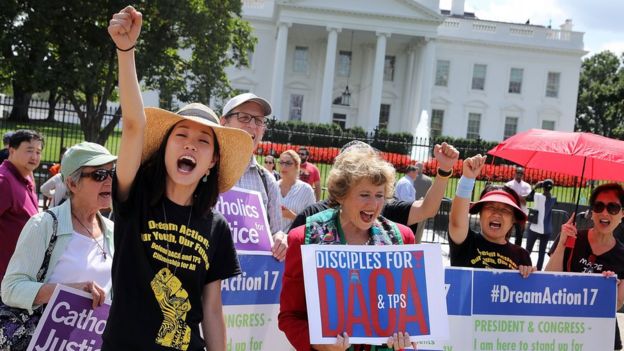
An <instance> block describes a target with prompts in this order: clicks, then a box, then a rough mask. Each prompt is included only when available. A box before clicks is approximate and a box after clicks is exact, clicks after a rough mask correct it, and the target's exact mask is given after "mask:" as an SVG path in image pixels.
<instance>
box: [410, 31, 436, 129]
mask: <svg viewBox="0 0 624 351" xmlns="http://www.w3.org/2000/svg"><path fill="white" fill-rule="evenodd" d="M435 61H436V59H435V40H433V39H432V38H425V40H424V42H423V46H422V48H421V55H420V67H419V69H418V71H419V72H420V74H421V77H420V89H419V90H420V98H419V106H418V109H417V112H418V114H417V115H416V116H414V117H415V122H416V123H414V128H416V126H417V125H418V121H419V120H420V117H421V116H422V114H423V112H427V114H428V115H429V122H431V89H433V76H434V74H435V69H436V62H435Z"/></svg>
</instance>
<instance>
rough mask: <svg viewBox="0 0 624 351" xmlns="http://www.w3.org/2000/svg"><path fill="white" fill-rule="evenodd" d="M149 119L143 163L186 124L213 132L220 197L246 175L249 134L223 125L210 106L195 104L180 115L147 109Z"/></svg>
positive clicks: (179, 112)
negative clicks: (168, 135) (174, 129)
mask: <svg viewBox="0 0 624 351" xmlns="http://www.w3.org/2000/svg"><path fill="white" fill-rule="evenodd" d="M145 115H146V116H147V121H146V123H147V124H146V127H145V137H144V141H143V154H142V155H141V162H142V163H143V162H145V161H147V160H148V159H149V158H150V157H151V156H152V154H153V153H154V152H156V150H158V148H159V147H160V144H161V143H162V140H163V138H164V137H165V135H166V133H167V131H168V130H169V129H170V128H171V127H173V125H175V124H176V123H178V122H180V121H182V120H189V121H193V122H196V123H199V124H202V125H205V126H208V127H210V128H212V130H213V132H214V134H215V137H216V138H217V142H218V143H219V193H223V192H226V191H228V190H229V189H230V188H231V187H233V186H234V184H236V182H237V181H238V179H239V178H240V177H241V176H242V175H243V173H244V172H245V169H247V165H248V164H249V160H250V158H251V155H252V151H253V142H252V140H251V137H250V136H249V134H248V133H247V132H245V131H243V130H240V129H236V128H229V127H224V126H222V125H220V124H219V118H218V117H217V115H216V114H215V113H214V112H213V111H212V110H211V109H210V108H209V107H207V106H205V105H202V104H198V103H193V104H189V105H186V106H185V107H183V108H182V109H181V110H180V111H178V112H177V113H173V112H169V111H167V110H163V109H160V108H155V107H147V108H145Z"/></svg>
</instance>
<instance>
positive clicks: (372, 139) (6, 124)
mask: <svg viewBox="0 0 624 351" xmlns="http://www.w3.org/2000/svg"><path fill="white" fill-rule="evenodd" d="M12 105H13V99H12V97H10V96H4V95H1V94H0V134H4V132H5V131H8V130H16V129H24V128H25V129H34V130H37V131H38V132H40V133H42V134H43V135H44V137H45V148H44V152H43V157H42V162H41V166H40V167H39V169H38V170H37V171H36V172H35V178H36V179H35V180H36V183H37V184H42V183H43V182H45V180H47V178H48V177H49V173H48V169H49V167H50V166H51V165H52V164H54V163H58V162H60V153H61V150H62V149H63V148H66V147H69V146H71V145H74V144H76V143H78V142H81V141H83V140H84V134H83V132H82V130H81V128H80V120H79V118H78V115H77V114H76V112H75V111H74V108H73V106H72V105H71V104H69V103H68V102H64V101H59V102H58V103H57V104H56V105H55V106H54V107H52V108H51V107H50V104H49V103H48V101H46V100H37V99H33V100H32V101H31V104H30V108H29V119H28V120H26V121H12V120H10V119H9V118H8V116H9V114H10V111H11V108H12ZM116 108H117V107H116V106H115V107H110V108H109V109H108V110H107V112H106V114H105V117H104V121H103V122H102V125H103V126H104V125H106V124H107V123H108V122H109V121H110V120H111V119H112V118H113V116H114V113H115V111H116ZM277 125H279V126H280V128H277V127H276V126H277ZM328 130H331V132H328V134H327V135H325V134H318V133H314V132H313V131H307V132H306V131H301V130H293V129H290V128H286V127H284V125H283V124H273V127H272V128H269V129H268V130H267V131H266V133H265V137H264V142H263V143H262V145H261V147H259V148H258V149H257V158H258V160H259V162H260V163H263V159H264V157H265V156H266V155H267V154H272V155H275V156H277V157H279V154H280V153H281V152H282V151H283V150H285V149H289V148H297V147H298V146H299V145H305V146H307V147H308V148H309V150H310V151H311V155H310V156H311V162H312V163H314V164H316V166H317V167H318V168H319V170H320V173H321V184H322V185H323V193H322V197H326V196H327V194H326V189H325V188H324V184H325V181H326V179H327V176H328V174H329V170H330V169H331V167H332V164H333V160H334V158H335V157H336V155H337V154H338V152H339V148H340V147H341V146H343V145H345V144H347V143H348V142H351V141H352V140H354V139H358V140H361V141H364V142H366V143H368V144H369V145H372V146H374V147H376V148H377V149H379V150H380V151H382V152H384V157H385V158H386V159H387V160H388V161H389V162H391V163H392V164H394V165H395V168H396V169H397V171H398V172H399V173H398V174H397V179H398V178H399V177H401V176H402V173H401V172H402V171H403V170H404V168H405V167H406V166H407V165H408V164H411V163H413V161H414V160H429V159H430V158H431V155H432V151H433V148H434V143H433V142H432V141H431V140H429V139H428V138H409V139H407V138H405V137H402V140H401V138H396V137H394V138H393V137H389V136H388V133H387V132H385V131H383V130H375V131H373V132H370V133H366V132H362V131H359V132H358V133H353V132H349V131H342V130H340V129H339V128H335V127H332V128H328ZM119 140H120V130H119V126H118V128H116V129H115V130H114V131H113V132H112V134H111V135H110V136H109V138H108V140H107V142H106V145H105V146H106V147H107V148H108V149H109V150H110V151H111V152H112V153H114V154H118V152H119ZM321 141H322V142H321ZM454 143H456V145H457V146H458V149H459V151H460V153H461V155H462V156H463V157H467V156H472V155H475V154H477V153H481V154H484V153H485V152H487V149H484V146H483V145H484V144H483V143H478V142H473V141H469V142H460V143H458V142H457V140H455V141H454ZM321 145H322V146H321ZM397 151H399V152H397ZM497 163H498V162H497ZM502 163H503V164H502V165H500V166H497V167H500V168H498V169H499V171H497V172H498V173H496V174H492V176H491V177H489V179H485V180H482V181H479V182H477V185H476V186H475V190H474V192H473V199H476V198H477V197H478V196H479V193H480V192H481V190H482V189H483V187H484V186H485V184H486V181H487V180H489V181H492V182H494V183H501V182H503V181H507V180H509V179H511V177H512V176H513V171H514V166H513V165H511V164H505V162H504V161H503V162H502ZM432 165H435V164H433V163H432V164H429V166H430V167H425V172H426V173H429V175H432V176H433V174H434V173H435V168H434V167H433V166H432ZM527 173H528V172H527ZM548 175H549V174H547V173H543V174H541V173H540V172H539V171H535V172H533V173H532V177H533V178H534V180H535V181H537V180H541V179H544V178H547V176H548ZM457 181H458V178H457V177H456V176H454V177H452V178H451V180H450V182H449V185H448V187H447V189H446V193H445V197H446V198H447V199H450V198H452V197H453V195H454V193H455V188H456V186H457ZM559 183H560V184H575V183H576V182H575V178H574V177H564V176H561V178H560V179H559ZM592 185H593V183H589V184H587V186H585V187H583V188H581V193H580V194H581V204H582V205H585V204H586V203H587V199H588V198H589V193H590V191H591V186H592ZM553 192H554V194H555V196H557V198H558V200H559V203H558V205H557V208H559V209H563V210H565V211H567V213H572V212H573V211H574V203H573V202H574V201H573V199H575V197H576V195H577V188H576V187H574V186H562V185H559V186H557V185H556V186H555V188H554V189H553ZM447 207H448V201H445V202H443V203H442V206H441V208H440V211H439V213H438V215H437V216H435V217H434V218H432V219H430V220H429V221H427V228H428V229H431V230H430V231H427V232H426V233H425V237H423V239H424V240H426V241H432V242H436V241H440V240H442V241H446V231H447V227H448V210H449V209H450V207H448V208H447ZM581 208H582V209H585V208H586V207H585V206H581ZM427 233H429V234H427ZM427 235H432V237H426V236H427Z"/></svg>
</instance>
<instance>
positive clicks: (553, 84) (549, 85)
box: [546, 72, 561, 98]
mask: <svg viewBox="0 0 624 351" xmlns="http://www.w3.org/2000/svg"><path fill="white" fill-rule="evenodd" d="M560 78H561V73H559V72H548V79H547V81H546V96H547V97H552V98H556V97H559V80H560Z"/></svg>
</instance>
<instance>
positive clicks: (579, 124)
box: [576, 51, 624, 138]
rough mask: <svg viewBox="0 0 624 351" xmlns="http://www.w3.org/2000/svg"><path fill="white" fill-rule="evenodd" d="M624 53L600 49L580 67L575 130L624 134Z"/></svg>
mask: <svg viewBox="0 0 624 351" xmlns="http://www.w3.org/2000/svg"><path fill="white" fill-rule="evenodd" d="M623 65H624V54H623V55H622V57H621V58H618V57H617V56H616V55H615V54H614V53H612V52H610V51H603V52H600V53H598V54H595V55H593V56H591V57H589V58H587V59H585V60H583V64H582V66H581V75H580V80H579V93H578V102H577V106H576V130H577V131H586V132H592V133H596V134H600V135H604V136H607V137H614V138H622V137H623V136H624V68H623Z"/></svg>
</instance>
